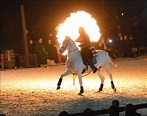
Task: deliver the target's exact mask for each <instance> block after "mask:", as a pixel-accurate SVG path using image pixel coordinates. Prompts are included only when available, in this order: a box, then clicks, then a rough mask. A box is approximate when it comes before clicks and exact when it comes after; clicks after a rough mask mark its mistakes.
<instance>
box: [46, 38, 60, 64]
mask: <svg viewBox="0 0 147 116" xmlns="http://www.w3.org/2000/svg"><path fill="white" fill-rule="evenodd" d="M45 49H46V52H47V53H48V58H49V59H50V60H54V61H55V63H57V62H58V54H57V49H56V47H55V45H54V44H53V41H52V39H48V41H47V43H46V45H45Z"/></svg>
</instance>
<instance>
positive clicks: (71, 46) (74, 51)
mask: <svg viewBox="0 0 147 116" xmlns="http://www.w3.org/2000/svg"><path fill="white" fill-rule="evenodd" d="M65 50H67V51H68V53H67V60H66V63H65V65H66V68H67V70H66V71H65V72H64V73H63V74H62V75H61V76H60V78H59V80H58V83H57V90H58V89H60V86H61V83H62V80H63V77H65V76H67V75H69V74H77V75H78V79H79V84H80V92H79V95H82V93H83V92H84V88H83V82H82V74H81V73H82V71H83V69H84V68H85V65H84V64H83V61H82V58H81V54H80V52H79V49H78V47H77V46H76V44H75V42H74V41H73V40H72V39H71V38H70V37H66V38H65V39H64V41H63V43H62V46H61V48H60V49H59V51H60V53H63V52H64V51H65ZM97 53H98V56H97V57H96V60H97V63H96V64H95V66H96V67H97V68H99V67H102V68H103V69H104V70H105V71H106V73H107V74H108V75H109V77H110V80H111V87H112V89H113V90H114V92H116V88H115V86H114V83H113V78H112V74H111V72H110V70H109V62H111V63H112V64H113V65H115V64H114V63H113V62H112V61H111V59H110V57H109V55H108V53H107V52H105V51H103V50H97ZM88 67H89V66H88ZM90 70H92V69H91V68H90ZM97 73H98V76H99V77H100V79H101V84H100V87H99V90H98V92H100V91H102V90H103V85H104V79H105V78H104V76H103V75H102V74H101V73H100V70H97Z"/></svg>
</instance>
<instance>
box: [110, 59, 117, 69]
mask: <svg viewBox="0 0 147 116" xmlns="http://www.w3.org/2000/svg"><path fill="white" fill-rule="evenodd" d="M109 62H110V63H111V64H112V65H113V66H115V67H116V66H117V64H116V63H114V62H113V61H112V59H111V58H110V57H109Z"/></svg>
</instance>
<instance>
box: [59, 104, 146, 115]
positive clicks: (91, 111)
mask: <svg viewBox="0 0 147 116" xmlns="http://www.w3.org/2000/svg"><path fill="white" fill-rule="evenodd" d="M134 106H135V108H136V109H142V108H147V103H144V104H138V105H134ZM110 107H111V106H110ZM124 108H125V107H118V112H123V111H124ZM109 113H110V112H109V109H104V110H96V111H93V110H91V109H90V110H89V111H87V112H81V113H75V114H68V113H67V112H66V111H62V112H60V114H59V115H58V116H95V115H101V114H109ZM118 115H119V114H118Z"/></svg>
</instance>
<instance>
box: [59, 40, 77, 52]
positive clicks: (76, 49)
mask: <svg viewBox="0 0 147 116" xmlns="http://www.w3.org/2000/svg"><path fill="white" fill-rule="evenodd" d="M69 41H70V40H68V41H67V44H66V45H65V46H64V47H63V46H62V47H61V48H62V49H63V51H65V49H66V47H67V46H68V45H69V44H70V43H69ZM70 47H71V45H70ZM76 50H78V48H76V49H74V50H69V51H68V53H70V52H74V51H76Z"/></svg>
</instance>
